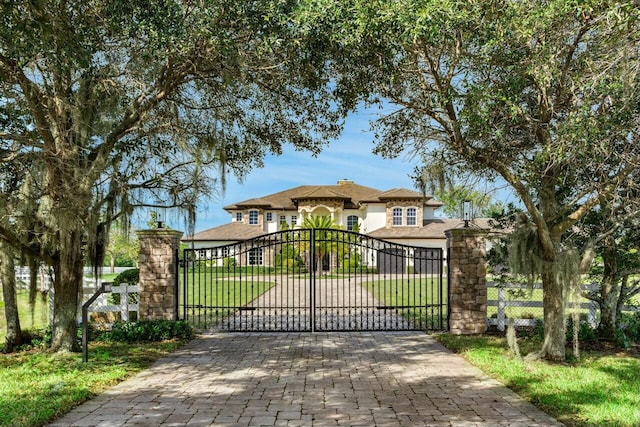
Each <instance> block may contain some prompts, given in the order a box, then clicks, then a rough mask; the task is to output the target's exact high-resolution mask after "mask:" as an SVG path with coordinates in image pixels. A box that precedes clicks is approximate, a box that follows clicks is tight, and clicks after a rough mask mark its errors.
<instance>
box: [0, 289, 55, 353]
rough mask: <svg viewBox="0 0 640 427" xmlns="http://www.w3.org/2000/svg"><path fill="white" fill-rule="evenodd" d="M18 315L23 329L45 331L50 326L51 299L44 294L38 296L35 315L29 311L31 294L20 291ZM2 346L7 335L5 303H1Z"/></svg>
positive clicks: (0, 343)
mask: <svg viewBox="0 0 640 427" xmlns="http://www.w3.org/2000/svg"><path fill="white" fill-rule="evenodd" d="M17 299H18V313H19V315H20V327H21V328H22V329H45V328H46V327H47V326H48V325H49V303H48V301H49V299H48V297H47V296H46V294H45V296H44V297H43V294H41V293H38V294H37V295H36V302H35V306H34V310H33V313H32V312H31V310H30V309H29V292H28V291H24V290H19V291H18V293H17ZM0 313H1V315H0V345H2V344H3V343H4V337H5V335H6V333H7V320H6V318H5V316H4V301H0Z"/></svg>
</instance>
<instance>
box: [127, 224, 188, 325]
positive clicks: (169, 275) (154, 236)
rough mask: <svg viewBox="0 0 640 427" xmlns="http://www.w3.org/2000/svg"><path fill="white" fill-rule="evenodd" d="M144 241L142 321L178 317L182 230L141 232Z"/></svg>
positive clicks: (161, 229)
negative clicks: (179, 261)
mask: <svg viewBox="0 0 640 427" xmlns="http://www.w3.org/2000/svg"><path fill="white" fill-rule="evenodd" d="M137 234H138V240H139V241H140V281H139V286H140V298H139V301H138V307H139V318H140V320H159V319H165V320H177V319H178V312H177V301H178V294H177V289H176V286H175V284H176V283H177V282H176V280H177V278H178V248H179V247H180V238H181V237H182V232H181V231H176V230H168V229H165V228H156V229H153V230H139V231H137Z"/></svg>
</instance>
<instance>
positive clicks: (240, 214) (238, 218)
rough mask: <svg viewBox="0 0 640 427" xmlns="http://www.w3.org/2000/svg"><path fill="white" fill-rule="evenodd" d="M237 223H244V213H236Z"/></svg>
mask: <svg viewBox="0 0 640 427" xmlns="http://www.w3.org/2000/svg"><path fill="white" fill-rule="evenodd" d="M236 221H238V222H242V212H237V213H236Z"/></svg>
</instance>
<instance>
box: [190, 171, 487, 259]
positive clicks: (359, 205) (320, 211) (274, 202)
mask: <svg viewBox="0 0 640 427" xmlns="http://www.w3.org/2000/svg"><path fill="white" fill-rule="evenodd" d="M441 206H442V203H440V202H437V201H435V200H433V199H432V197H430V196H426V197H425V196H423V195H422V194H421V193H419V192H417V191H413V190H409V189H405V188H394V189H391V190H378V189H375V188H371V187H366V186H363V185H359V184H357V183H355V182H354V181H351V180H347V179H344V180H339V181H338V182H337V183H336V184H335V185H303V186H299V187H295V188H291V189H288V190H284V191H280V192H278V193H273V194H269V195H265V196H262V197H258V198H253V199H249V200H244V201H241V202H238V203H234V204H231V205H228V206H225V207H224V209H225V210H226V211H227V212H229V214H230V215H231V222H229V223H228V224H224V225H221V226H218V227H214V228H211V229H208V230H204V231H200V232H198V233H195V234H194V235H193V236H186V237H185V238H183V242H185V243H187V244H189V246H190V247H193V248H194V249H202V250H203V253H202V256H210V255H211V254H205V253H204V248H213V247H219V246H224V245H229V244H232V243H238V242H243V241H247V240H251V239H255V238H258V237H260V236H263V235H265V234H268V233H273V232H277V231H280V230H282V229H292V228H296V227H300V226H301V225H302V223H303V222H304V219H305V218H306V217H308V216H312V215H313V216H330V217H331V218H332V219H333V220H334V221H335V222H336V223H337V224H338V225H340V226H342V227H343V229H345V230H349V231H354V230H357V231H358V232H360V233H362V234H366V235H368V236H370V237H374V238H376V239H383V240H387V241H390V242H393V243H399V244H404V245H410V246H420V247H424V248H441V249H443V250H445V249H446V237H445V230H448V229H451V228H456V227H461V226H462V225H463V223H462V221H461V220H459V219H442V218H437V217H436V215H435V213H436V210H437V209H438V208H440V207H441ZM481 222H486V221H481ZM285 224H286V225H285ZM356 224H357V225H356Z"/></svg>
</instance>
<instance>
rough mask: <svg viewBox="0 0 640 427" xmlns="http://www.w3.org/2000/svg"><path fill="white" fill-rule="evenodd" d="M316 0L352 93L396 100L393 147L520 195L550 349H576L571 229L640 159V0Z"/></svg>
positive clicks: (312, 6)
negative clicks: (569, 271) (568, 315)
mask: <svg viewBox="0 0 640 427" xmlns="http://www.w3.org/2000/svg"><path fill="white" fill-rule="evenodd" d="M308 4H309V6H308V8H307V10H306V13H305V14H304V15H303V18H302V19H305V20H307V22H314V23H316V29H315V31H316V32H319V33H323V34H327V39H328V42H332V43H336V44H337V45H339V46H340V47H341V49H342V52H343V54H344V58H342V59H341V60H337V61H335V62H334V63H333V65H334V67H335V69H336V72H337V74H336V75H337V76H339V77H338V78H337V82H338V84H339V86H340V93H343V94H349V95H351V94H353V93H359V94H361V95H362V98H363V99H367V100H369V101H370V102H375V101H378V100H385V103H384V104H382V105H383V106H384V107H385V109H386V111H384V112H383V113H382V115H381V117H380V118H379V119H378V120H377V121H376V122H375V123H374V129H375V130H376V136H377V142H378V146H377V150H378V152H379V153H381V154H383V155H386V156H394V155H397V154H399V153H400V152H402V151H403V150H405V149H407V148H408V149H413V150H415V151H416V152H418V153H421V154H422V155H424V156H426V157H429V156H430V155H431V154H432V153H437V156H438V157H443V158H445V159H448V161H449V162H451V163H452V164H459V163H460V162H464V163H465V164H466V165H467V167H468V170H469V171H473V172H476V173H479V174H485V175H487V176H491V175H495V174H497V175H499V176H501V177H502V179H504V180H505V181H506V182H507V183H508V184H509V185H510V186H511V187H512V188H513V190H514V192H515V193H516V194H517V195H518V196H519V198H520V199H521V201H522V204H523V205H524V207H525V208H526V211H527V213H528V216H529V217H530V218H531V221H532V222H533V225H534V229H535V235H536V238H537V245H538V249H539V250H537V251H536V252H537V253H538V254H540V257H541V260H540V262H539V263H538V264H539V265H540V266H541V267H542V268H541V271H540V275H541V279H542V282H543V287H544V297H543V299H544V326H545V340H544V345H543V348H542V351H541V353H540V354H541V355H542V356H546V357H549V358H552V359H563V358H564V356H565V340H566V339H565V300H566V297H565V294H566V292H567V291H566V289H565V287H564V286H563V283H562V281H561V280H560V277H561V274H560V273H561V272H560V271H559V270H560V269H561V266H560V264H561V262H560V260H561V258H562V257H563V252H564V250H565V248H564V247H563V236H564V235H565V233H567V231H568V230H571V228H572V227H573V226H574V225H575V224H576V222H577V221H578V220H580V219H581V218H582V217H583V216H584V215H585V214H586V213H587V212H589V211H591V210H592V209H594V208H596V207H597V205H598V204H599V203H600V202H601V201H603V200H607V199H609V198H615V197H617V195H618V194H619V193H617V192H616V191H615V189H616V187H618V186H619V185H620V184H621V183H627V181H629V177H630V172H631V171H632V170H634V169H635V168H637V167H638V166H639V158H640V138H639V135H638V132H639V130H638V129H639V127H638V125H639V124H640V123H639V114H638V111H639V105H640V97H639V92H638V89H639V85H638V82H639V70H640V58H639V46H640V16H639V9H638V5H637V2H634V1H607V2H605V1H589V0H586V1H566V0H546V1H536V2H528V1H517V0H508V1H503V0H499V1H498V0H495V1H493V0H489V1H455V0H453V1H441V0H435V1H419V2H418V1H415V2H413V1H385V0H378V1H372V0H349V1H343V2H325V1H310V2H309V3H308ZM318 25H321V26H322V28H321V29H318ZM533 255H534V254H533V253H532V256H533Z"/></svg>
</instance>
